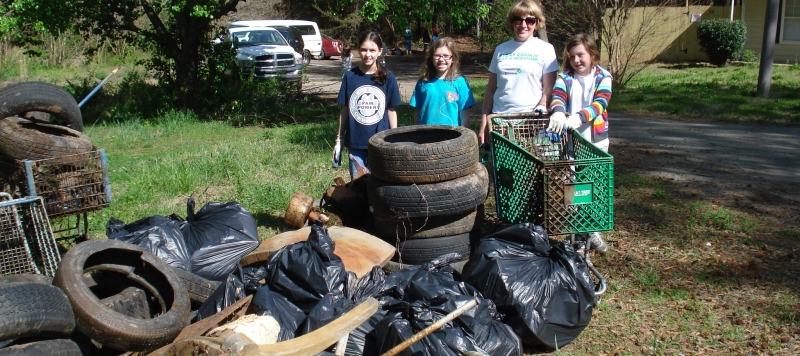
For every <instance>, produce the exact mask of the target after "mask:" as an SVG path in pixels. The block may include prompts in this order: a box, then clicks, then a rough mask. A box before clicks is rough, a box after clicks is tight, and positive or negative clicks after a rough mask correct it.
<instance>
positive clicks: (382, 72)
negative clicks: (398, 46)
mask: <svg viewBox="0 0 800 356" xmlns="http://www.w3.org/2000/svg"><path fill="white" fill-rule="evenodd" d="M366 41H372V42H374V43H375V44H376V45H378V48H379V49H380V51H381V53H383V40H381V36H380V35H379V34H377V33H375V32H374V31H367V32H364V33H362V34H361V36H359V37H358V48H361V44H362V43H364V42H366ZM375 65H376V66H378V70H377V71H376V72H375V74H374V75H373V76H372V79H373V80H374V81H375V83H377V84H383V83H384V82H385V81H386V79H387V78H389V73H388V72H387V71H386V67H384V66H383V65H381V61H380V60H379V59H378V58H375Z"/></svg>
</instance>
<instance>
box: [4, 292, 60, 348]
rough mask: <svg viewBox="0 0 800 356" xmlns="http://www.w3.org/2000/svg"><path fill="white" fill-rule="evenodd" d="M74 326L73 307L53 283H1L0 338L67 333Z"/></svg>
mask: <svg viewBox="0 0 800 356" xmlns="http://www.w3.org/2000/svg"><path fill="white" fill-rule="evenodd" d="M73 329H75V317H74V315H73V313H72V307H71V306H70V303H69V300H68V299H67V297H66V296H65V295H64V293H63V292H62V291H61V290H60V289H58V288H57V287H55V286H52V285H47V284H42V283H31V282H13V283H4V284H0V341H4V340H9V339H19V338H23V337H29V336H68V335H69V334H70V333H72V330H73Z"/></svg>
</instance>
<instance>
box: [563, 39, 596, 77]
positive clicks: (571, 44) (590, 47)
mask: <svg viewBox="0 0 800 356" xmlns="http://www.w3.org/2000/svg"><path fill="white" fill-rule="evenodd" d="M578 45H583V48H586V52H589V56H591V57H592V67H594V66H596V65H597V63H599V62H600V49H598V48H597V41H595V40H594V38H592V37H591V36H589V35H587V34H583V33H579V34H577V35H575V36H572V37H571V38H570V39H569V41H567V46H566V47H564V60H563V61H562V62H561V68H564V69H565V70H566V69H570V70H573V71H574V70H575V68H572V63H570V61H569V50H571V49H573V48H575V47H578Z"/></svg>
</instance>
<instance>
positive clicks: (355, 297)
mask: <svg viewBox="0 0 800 356" xmlns="http://www.w3.org/2000/svg"><path fill="white" fill-rule="evenodd" d="M351 274H352V273H348V282H347V288H346V289H345V292H346V294H347V299H349V300H351V301H353V305H358V304H361V303H363V302H364V301H365V300H367V298H370V297H374V296H375V295H377V294H378V293H380V292H381V290H382V289H383V286H384V284H385V283H386V272H384V271H383V268H381V267H380V266H375V267H373V268H372V271H370V272H369V274H367V275H365V276H364V277H361V279H360V280H358V281H357V282H356V281H353V282H351V281H350V278H349V277H350V275H351ZM353 276H355V275H353ZM385 315H386V312H385V311H383V310H382V309H380V308H378V310H377V311H376V312H375V314H373V315H372V317H370V318H369V319H368V320H367V321H365V322H363V323H361V325H359V326H358V327H357V328H355V329H353V331H351V332H350V335H349V337H348V339H347V348H346V349H345V355H350V356H353V355H359V356H361V355H378V354H379V353H378V344H377V341H376V340H375V333H373V332H372V330H374V329H375V325H377V324H378V322H379V321H381V319H383V317H384V316H385ZM309 317H310V315H309Z"/></svg>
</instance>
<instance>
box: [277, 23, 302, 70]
mask: <svg viewBox="0 0 800 356" xmlns="http://www.w3.org/2000/svg"><path fill="white" fill-rule="evenodd" d="M270 27H272V28H274V29H276V30H278V32H280V33H281V35H282V36H283V38H284V39H286V42H288V43H289V46H292V48H294V51H295V52H297V53H300V55H302V56H303V64H305V65H308V64H309V63H311V53H309V52H308V51H306V50H305V42H304V41H303V35H301V34H300V30H298V29H297V28H294V27H289V26H270Z"/></svg>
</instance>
